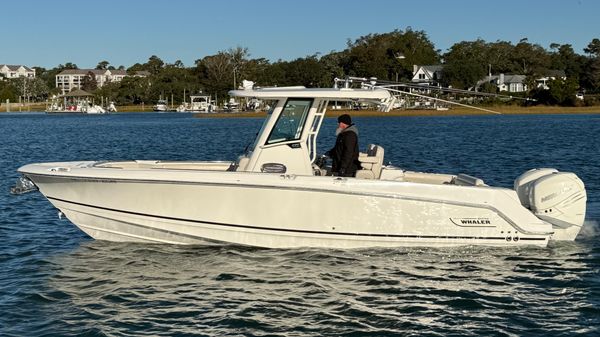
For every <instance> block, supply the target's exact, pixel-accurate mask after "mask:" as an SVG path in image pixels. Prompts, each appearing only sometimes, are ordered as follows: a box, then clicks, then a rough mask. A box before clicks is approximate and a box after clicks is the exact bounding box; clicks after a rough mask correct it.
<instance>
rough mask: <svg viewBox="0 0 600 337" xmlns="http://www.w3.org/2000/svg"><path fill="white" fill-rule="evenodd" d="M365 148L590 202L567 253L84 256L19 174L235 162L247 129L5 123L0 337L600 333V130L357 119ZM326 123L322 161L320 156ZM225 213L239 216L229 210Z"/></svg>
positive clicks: (117, 248)
mask: <svg viewBox="0 0 600 337" xmlns="http://www.w3.org/2000/svg"><path fill="white" fill-rule="evenodd" d="M356 122H357V124H358V127H359V129H360V132H361V137H360V142H361V145H362V146H363V148H364V147H366V145H367V144H368V143H369V142H374V143H379V144H380V145H382V146H384V147H385V149H386V153H385V154H386V162H388V161H391V162H392V163H393V164H394V165H397V166H401V167H404V168H407V169H411V170H419V171H432V172H433V171H436V172H438V171H442V172H450V173H457V172H464V173H468V174H471V175H474V176H480V177H482V178H483V179H484V180H485V181H486V182H487V183H489V184H495V185H500V186H506V187H509V186H512V181H513V179H514V178H515V177H517V176H518V175H519V174H521V173H522V172H524V171H525V170H527V169H530V168H534V167H556V168H558V169H560V170H565V171H573V172H575V173H577V174H578V175H579V176H580V177H581V178H582V180H583V181H584V182H585V184H586V187H587V191H588V200H589V201H588V215H587V221H586V227H585V228H584V231H583V232H582V234H581V235H580V237H579V238H578V240H577V241H575V242H570V243H555V244H552V245H551V246H549V247H548V248H544V249H541V248H522V249H498V248H480V247H461V248H454V249H427V248H411V249H403V248H398V249H368V250H327V249H298V250H269V249H256V248H246V247H239V246H222V247H202V246H196V247H181V246H165V245H142V244H118V243H108V242H99V241H93V240H91V239H90V238H88V237H86V236H85V235H84V234H83V233H82V232H80V231H79V230H78V229H76V228H75V227H74V226H73V225H71V224H70V223H69V222H68V220H65V219H63V220H59V219H58V217H57V211H56V210H55V209H53V207H52V206H51V205H50V203H48V202H47V201H46V200H45V199H44V198H43V197H42V196H41V195H40V194H39V193H29V194H26V195H21V196H12V195H10V194H9V192H8V191H9V188H10V186H12V185H13V184H14V181H15V179H16V178H17V173H16V169H17V168H18V167H19V166H21V165H23V164H26V163H31V162H43V161H67V160H108V159H165V160H181V159H185V160H188V159H202V160H217V159H229V160H233V159H235V158H236V157H237V155H238V154H239V153H241V151H242V150H243V148H244V147H245V146H246V144H247V143H248V142H250V141H251V140H252V138H253V136H254V134H255V132H256V131H258V128H259V127H260V124H261V123H262V120H260V119H222V120H217V119H194V118H191V116H189V115H184V114H179V115H178V114H129V115H127V114H122V115H110V116H46V115H36V114H32V115H10V114H0V172H1V177H2V179H0V240H1V243H2V244H1V245H0V313H1V314H0V336H73V335H88V336H134V335H135V336H137V335H145V336H146V335H147V336H323V335H327V336H338V335H349V336H362V335H369V336H386V335H389V336H392V335H419V336H421V335H434V336H451V335H460V336H464V335H477V336H479V335H485V336H487V335H491V336H493V335H496V336H524V335H548V336H561V335H565V336H572V335H599V334H600V328H599V326H600V234H599V233H600V230H599V225H598V220H599V219H600V178H598V177H599V176H600V165H599V158H600V141H598V135H600V115H585V116H583V115H578V116H566V115H564V116H479V117H421V118H356ZM334 127H335V125H334V120H333V119H328V120H326V121H325V125H324V128H325V130H324V132H323V135H324V136H323V137H321V138H320V145H319V146H320V147H321V148H322V149H327V148H328V147H329V146H330V145H332V144H333V141H334V139H333V136H332V135H331V134H332V133H333V129H334ZM232 211H234V210H232Z"/></svg>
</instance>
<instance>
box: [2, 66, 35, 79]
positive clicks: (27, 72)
mask: <svg viewBox="0 0 600 337" xmlns="http://www.w3.org/2000/svg"><path fill="white" fill-rule="evenodd" d="M0 74H2V75H3V76H2V77H4V78H17V77H27V78H34V77H35V70H34V69H31V68H29V67H26V66H22V65H8V64H0Z"/></svg>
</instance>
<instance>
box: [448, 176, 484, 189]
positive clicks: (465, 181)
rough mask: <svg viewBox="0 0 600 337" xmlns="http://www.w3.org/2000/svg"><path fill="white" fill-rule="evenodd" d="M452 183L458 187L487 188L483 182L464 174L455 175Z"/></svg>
mask: <svg viewBox="0 0 600 337" xmlns="http://www.w3.org/2000/svg"><path fill="white" fill-rule="evenodd" d="M452 182H453V183H454V185H460V186H487V185H486V184H485V183H484V182H483V180H481V179H479V178H477V177H473V176H470V175H468V174H464V173H461V174H459V175H457V176H456V177H455V178H454V179H453V181H452Z"/></svg>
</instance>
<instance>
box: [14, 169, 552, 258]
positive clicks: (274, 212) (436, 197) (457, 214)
mask: <svg viewBox="0 0 600 337" xmlns="http://www.w3.org/2000/svg"><path fill="white" fill-rule="evenodd" d="M32 165H35V164H32ZM90 170H92V171H93V174H94V175H93V178H92V175H91V173H90V172H89V171H90ZM20 171H21V172H22V173H24V174H25V175H26V176H27V177H28V178H30V179H31V180H32V181H33V182H34V183H35V184H36V185H37V186H38V188H39V189H40V191H41V192H42V193H43V194H44V195H45V196H46V197H47V198H48V200H49V201H50V202H51V203H52V204H53V205H54V206H55V207H56V208H58V209H59V210H60V211H61V212H62V213H64V214H65V215H66V217H67V218H68V219H69V220H70V221H71V222H73V223H74V224H75V225H77V226H78V227H79V228H81V230H83V231H84V232H85V233H87V234H88V235H90V236H91V237H93V238H95V239H99V240H109V241H132V242H155V243H170V244H222V243H233V244H241V245H250V246H259V247H269V248H292V247H327V248H362V247H397V246H435V247H443V246H459V245H491V246H520V245H538V246H545V245H546V244H547V243H548V240H549V238H550V236H551V235H552V226H551V225H550V224H548V223H545V222H543V221H541V220H539V219H538V218H536V217H535V216H534V215H532V214H531V213H530V212H529V211H527V210H526V209H524V208H522V207H521V206H520V204H519V203H518V200H516V201H515V200H514V198H515V196H514V195H512V194H511V193H509V192H510V190H506V189H500V188H481V187H465V186H433V185H427V184H414V183H406V182H382V181H381V182H374V181H370V182H369V181H364V180H360V179H353V178H350V179H346V178H335V177H302V176H298V177H296V176H287V175H278V174H260V173H236V172H211V171H192V170H186V171H182V172H173V171H171V170H163V171H161V170H157V171H152V172H146V171H144V170H139V171H135V170H132V171H130V172H127V174H126V176H127V177H128V178H123V177H124V176H125V174H124V172H122V171H123V170H121V171H119V170H115V169H107V168H104V169H101V168H82V169H81V170H79V171H81V172H77V171H78V169H72V170H69V171H64V172H61V170H54V171H53V172H52V173H51V174H49V173H48V172H49V170H48V167H36V168H32V166H31V165H28V166H26V167H24V168H21V170H20ZM42 172H46V173H43V174H42ZM174 173H178V174H177V177H178V178H177V180H169V179H168V177H171V179H172V177H173V174H174ZM86 174H90V175H89V176H88V177H86V176H85V175H86ZM150 175H151V176H152V178H151V179H150V178H148V177H150ZM136 177H137V178H136ZM161 177H162V178H161ZM458 198H460V199H458ZM465 200H472V202H466V201H465Z"/></svg>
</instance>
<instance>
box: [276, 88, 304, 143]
mask: <svg viewBox="0 0 600 337" xmlns="http://www.w3.org/2000/svg"><path fill="white" fill-rule="evenodd" d="M312 102H313V100H312V99H290V100H288V101H287V103H286V104H285V107H284V108H283V111H282V112H281V115H280V116H279V119H278V120H277V123H276V124H275V126H274V127H273V130H272V131H271V134H270V135H269V139H268V140H267V144H275V143H281V142H287V141H290V140H298V139H300V137H301V136H302V129H303V128H304V122H305V121H306V116H308V110H309V109H310V106H311V105H312Z"/></svg>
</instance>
